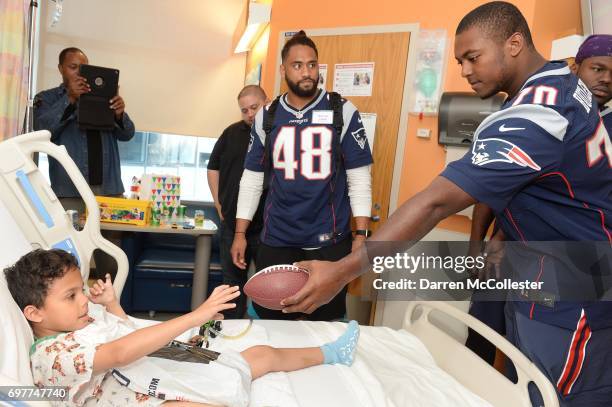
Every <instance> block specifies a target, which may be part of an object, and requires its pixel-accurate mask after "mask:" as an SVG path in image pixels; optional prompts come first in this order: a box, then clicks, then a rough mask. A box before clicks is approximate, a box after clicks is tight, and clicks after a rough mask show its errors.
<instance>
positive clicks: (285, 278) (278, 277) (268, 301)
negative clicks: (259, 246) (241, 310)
mask: <svg viewBox="0 0 612 407" xmlns="http://www.w3.org/2000/svg"><path fill="white" fill-rule="evenodd" d="M307 280H308V271H306V270H304V269H301V268H299V267H296V266H292V265H290V264H279V265H276V266H270V267H266V268H265V269H263V270H261V271H259V272H257V273H256V274H254V275H253V277H251V278H249V281H247V283H246V284H245V285H244V293H245V294H246V295H247V296H248V297H249V298H251V300H253V302H255V303H257V304H259V305H261V306H262V307H264V308H268V309H273V310H280V309H282V306H281V304H280V302H281V300H282V299H284V298H287V297H291V296H292V295H293V294H295V293H297V292H298V291H300V289H301V288H302V287H303V286H304V284H306V281H307Z"/></svg>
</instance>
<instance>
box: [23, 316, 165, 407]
mask: <svg viewBox="0 0 612 407" xmlns="http://www.w3.org/2000/svg"><path fill="white" fill-rule="evenodd" d="M89 315H90V317H91V320H92V322H91V323H90V324H89V325H88V326H86V327H85V328H83V329H80V330H78V331H75V332H68V333H62V334H59V335H57V336H48V337H45V338H40V339H38V340H37V341H36V342H35V343H34V344H33V345H32V349H31V350H30V363H31V365H32V372H33V375H34V383H35V384H36V385H37V386H39V387H43V386H66V387H68V393H69V403H68V405H71V406H92V405H99V406H112V407H114V406H122V407H123V406H132V405H135V406H142V407H144V406H147V407H148V406H159V405H160V404H162V403H163V402H164V400H161V399H158V398H155V397H150V396H148V395H146V394H141V393H136V392H134V391H132V390H130V389H128V388H127V387H125V386H122V385H121V384H119V382H118V381H117V380H116V379H115V378H114V377H113V376H112V375H111V372H110V371H108V372H105V373H101V374H97V375H95V376H94V375H93V361H94V354H95V353H96V348H97V346H98V345H100V344H102V343H106V342H110V341H112V340H115V339H117V338H120V337H122V336H124V335H126V334H129V333H130V332H133V331H134V330H135V327H134V326H133V325H132V323H131V322H130V321H124V320H122V319H120V318H118V317H116V316H115V315H112V314H110V313H108V312H105V311H104V310H103V308H102V307H101V306H99V305H95V304H89ZM52 404H53V405H57V406H65V405H66V404H67V403H66V402H55V403H52Z"/></svg>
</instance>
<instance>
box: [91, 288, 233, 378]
mask: <svg viewBox="0 0 612 407" xmlns="http://www.w3.org/2000/svg"><path fill="white" fill-rule="evenodd" d="M239 295H240V291H238V287H230V286H227V285H223V286H219V287H217V288H215V290H214V291H213V292H212V294H211V295H210V297H209V298H208V299H207V300H206V301H205V302H204V303H203V304H202V305H200V306H199V307H198V308H197V309H195V310H194V311H192V312H190V313H188V314H185V315H182V316H180V317H178V318H174V319H171V320H169V321H166V322H162V323H161V324H158V325H154V326H150V327H147V328H143V329H139V330H138V331H136V332H133V333H131V334H129V335H126V336H124V337H122V338H119V339H116V340H114V341H112V342H108V343H105V344H102V345H100V346H98V348H97V350H96V354H95V356H94V363H93V371H94V374H99V373H103V372H105V371H108V370H110V369H113V368H116V367H120V366H125V365H127V364H130V363H132V362H134V361H136V360H138V359H140V358H141V357H143V356H146V355H148V354H150V353H152V352H155V351H156V350H158V349H159V348H161V347H162V346H164V345H166V344H167V343H168V342H170V341H171V340H172V339H174V338H176V337H177V336H178V335H180V334H181V333H183V332H185V331H186V330H188V329H190V328H193V327H196V326H199V325H202V324H203V323H205V322H207V321H209V320H211V319H221V318H223V316H222V315H221V314H219V312H221V311H223V310H226V309H231V308H234V307H235V306H236V304H234V303H228V301H231V300H233V299H234V298H236V297H238V296H239Z"/></svg>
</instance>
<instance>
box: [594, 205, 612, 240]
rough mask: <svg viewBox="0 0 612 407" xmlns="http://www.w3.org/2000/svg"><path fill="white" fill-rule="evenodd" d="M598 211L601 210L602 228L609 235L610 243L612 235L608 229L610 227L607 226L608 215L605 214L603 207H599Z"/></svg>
mask: <svg viewBox="0 0 612 407" xmlns="http://www.w3.org/2000/svg"><path fill="white" fill-rule="evenodd" d="M597 212H599V216H600V217H601V228H602V229H603V231H604V233H605V234H606V235H607V236H608V241H609V242H610V244H612V236H611V235H610V232H609V231H608V228H607V227H606V216H605V215H604V213H603V211H602V210H601V209H597Z"/></svg>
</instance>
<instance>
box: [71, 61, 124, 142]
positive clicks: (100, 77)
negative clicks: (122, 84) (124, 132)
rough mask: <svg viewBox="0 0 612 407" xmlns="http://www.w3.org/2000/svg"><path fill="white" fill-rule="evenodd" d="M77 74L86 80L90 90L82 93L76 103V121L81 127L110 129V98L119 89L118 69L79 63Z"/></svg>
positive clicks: (113, 125)
mask: <svg viewBox="0 0 612 407" xmlns="http://www.w3.org/2000/svg"><path fill="white" fill-rule="evenodd" d="M79 74H80V75H81V76H82V77H84V78H85V79H86V80H87V84H88V85H89V87H90V88H91V91H90V92H88V93H84V94H82V95H81V97H80V98H79V101H78V104H77V122H78V124H79V127H80V128H81V129H85V130H86V129H95V130H112V129H113V128H114V127H115V112H114V111H113V110H112V109H111V108H110V100H111V99H112V98H113V97H114V96H116V95H117V91H118V89H119V70H117V69H113V68H104V67H101V66H94V65H81V67H80V70H79Z"/></svg>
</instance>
